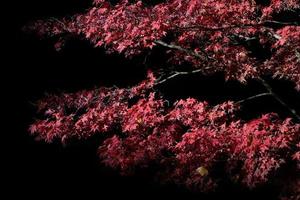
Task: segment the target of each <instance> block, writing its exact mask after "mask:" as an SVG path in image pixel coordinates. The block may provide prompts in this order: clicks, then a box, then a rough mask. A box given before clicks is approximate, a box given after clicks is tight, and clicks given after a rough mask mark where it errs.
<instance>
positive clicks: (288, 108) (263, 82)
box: [258, 77, 300, 121]
mask: <svg viewBox="0 0 300 200" xmlns="http://www.w3.org/2000/svg"><path fill="white" fill-rule="evenodd" d="M258 80H259V81H260V82H261V83H262V85H263V86H264V87H265V88H266V89H267V90H268V92H269V93H270V94H271V95H272V96H273V97H274V98H275V99H276V100H277V101H278V102H279V103H280V104H281V105H282V106H284V107H285V108H286V109H287V110H288V111H290V113H291V114H292V115H293V116H294V117H295V118H296V119H297V120H299V121H300V115H298V114H297V112H296V110H295V109H293V108H291V107H290V106H289V105H288V104H287V103H286V102H284V101H283V100H282V99H281V98H280V97H279V96H278V94H276V93H275V92H274V91H273V89H272V87H271V86H270V85H269V84H268V83H267V81H265V80H264V79H263V78H260V77H259V78H258Z"/></svg>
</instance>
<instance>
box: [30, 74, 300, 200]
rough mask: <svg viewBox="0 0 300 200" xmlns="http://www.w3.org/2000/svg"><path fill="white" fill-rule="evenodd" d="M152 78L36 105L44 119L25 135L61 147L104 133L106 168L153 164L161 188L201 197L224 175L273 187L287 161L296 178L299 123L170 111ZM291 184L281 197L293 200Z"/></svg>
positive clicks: (188, 104)
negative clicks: (200, 193) (171, 187)
mask: <svg viewBox="0 0 300 200" xmlns="http://www.w3.org/2000/svg"><path fill="white" fill-rule="evenodd" d="M154 80H155V79H154V78H153V75H152V74H151V73H150V74H149V75H148V79H147V80H146V81H143V82H142V83H140V84H139V85H137V86H135V87H132V88H99V89H96V90H90V91H80V92H77V93H68V94H62V95H60V96H55V95H52V96H48V97H47V98H45V99H43V100H40V101H39V102H38V104H37V107H38V110H39V113H40V114H41V118H40V119H39V120H37V121H35V122H34V123H33V124H32V125H31V126H30V132H31V133H32V134H34V135H35V136H36V137H37V138H38V139H42V140H44V141H47V142H53V141H56V140H60V141H61V142H62V143H67V142H68V141H70V140H71V139H86V138H89V137H92V136H93V135H95V134H101V135H103V137H104V138H105V139H104V141H103V142H102V143H101V144H100V147H99V151H98V153H99V157H100V159H101V161H102V162H103V163H104V164H105V165H107V166H110V167H111V168H114V169H117V170H119V171H120V172H121V173H122V174H132V173H134V172H135V171H136V170H147V169H149V168H151V167H153V166H155V165H158V166H159V170H157V171H156V172H155V177H157V178H159V179H160V180H161V181H162V182H172V183H176V184H179V185H185V186H186V187H188V188H190V189H192V190H198V191H199V190H200V191H212V190H214V189H216V188H217V187H218V186H219V185H222V183H223V182H224V177H227V178H228V179H230V180H231V181H232V182H234V183H240V184H243V185H245V186H247V187H249V188H255V187H257V186H261V185H264V184H267V183H270V182H272V181H275V180H276V177H278V176H276V175H278V174H280V171H281V169H282V168H284V167H286V166H287V165H291V163H293V164H292V165H293V166H294V168H295V169H294V170H296V171H295V172H294V173H296V174H297V173H298V174H299V171H300V166H299V160H300V159H299V154H300V145H299V144H300V124H295V123H293V122H292V120H291V119H286V120H284V121H282V120H280V119H279V117H278V116H277V115H276V114H273V113H270V114H265V115H263V116H261V117H259V118H257V119H253V120H250V121H242V120H237V117H236V116H237V115H238V111H239V109H240V106H239V104H238V103H235V102H230V101H229V102H224V103H221V104H218V105H215V106H212V105H209V104H208V103H207V102H199V101H198V100H196V99H194V98H188V99H185V100H179V101H177V102H174V103H173V104H172V105H171V104H170V102H168V101H167V100H165V99H164V98H163V97H162V96H159V95H157V94H156V93H155V92H153V90H152V87H153V84H154ZM99 143H100V142H99ZM220 171H222V172H223V173H224V174H221V175H220ZM294 178H295V177H294ZM274 179H275V180H274ZM296 180H298V182H299V177H297V178H296ZM277 181H278V180H277ZM279 182H280V180H279ZM284 184H285V185H286V184H288V183H284ZM294 184H295V183H294V182H291V186H290V187H288V189H286V190H285V191H289V193H287V194H286V195H288V194H290V195H291V197H292V196H293V198H294V199H295V200H296V199H297V198H299V194H298V193H296V194H295V191H294V190H292V191H290V190H291V187H295V186H294ZM285 187H286V186H285Z"/></svg>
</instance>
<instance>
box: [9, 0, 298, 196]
mask: <svg viewBox="0 0 300 200" xmlns="http://www.w3.org/2000/svg"><path fill="white" fill-rule="evenodd" d="M12 4H13V5H10V6H9V7H8V8H10V9H11V10H13V14H12V15H11V17H9V18H10V19H11V20H12V21H11V22H10V23H9V25H10V26H11V27H10V26H9V30H10V31H11V32H10V37H9V38H11V39H10V40H9V48H8V50H7V51H8V52H9V53H11V54H10V57H6V59H8V61H9V62H8V64H7V69H8V72H9V76H7V77H5V78H6V79H5V82H4V84H3V85H4V86H5V90H3V94H4V96H5V98H3V99H4V100H5V101H8V102H6V103H5V104H3V105H4V106H3V108H4V110H8V111H9V112H8V115H7V116H6V117H5V118H6V120H7V122H6V121H5V124H4V126H5V127H6V128H7V129H5V131H4V135H5V136H8V138H9V139H8V140H5V141H3V142H5V143H6V144H8V145H5V146H7V147H5V151H4V153H5V156H7V158H8V161H7V162H5V164H8V165H7V169H6V171H5V175H6V176H7V179H5V180H6V183H5V186H8V187H7V189H6V187H5V190H6V192H8V193H9V195H10V196H15V195H20V197H22V198H27V197H29V198H45V197H54V198H61V197H66V198H67V199H71V198H76V197H80V198H85V199H107V198H113V199H115V198H122V199H153V198H169V199H171V198H178V199H219V198H220V197H222V198H225V197H226V198H231V199H241V198H242V199H253V198H258V197H259V198H263V197H265V198H267V199H272V198H273V197H274V196H276V189H274V188H261V189H259V190H256V191H253V192H249V191H246V190H244V189H242V188H236V187H231V186H229V187H228V188H223V189H221V191H219V192H218V193H215V194H209V195H203V194H196V193H192V192H189V191H186V190H184V189H183V188H178V187H175V186H171V185H168V186H159V184H157V183H154V182H151V181H150V180H149V179H148V178H147V175H146V174H145V175H142V174H141V175H139V176H134V177H121V176H119V175H118V173H117V172H114V171H111V170H110V169H107V168H105V167H104V166H102V165H101V164H100V163H99V160H98V158H97V155H96V150H97V147H98V143H99V142H98V141H97V139H95V138H92V139H91V140H88V141H82V142H78V143H74V144H69V145H67V146H66V147H63V146H62V145H60V144H56V143H55V144H45V143H43V142H37V141H35V140H34V138H33V137H31V136H29V134H28V132H27V128H28V126H29V124H30V123H31V122H32V121H33V120H34V112H35V110H34V107H33V106H32V102H35V101H36V100H37V99H39V98H41V97H43V95H44V93H45V92H49V93H59V92H62V91H64V92H72V91H77V90H80V89H88V88H94V87H96V86H111V85H117V86H120V87H122V86H131V85H133V84H135V83H138V81H140V80H142V79H143V78H144V77H145V74H146V70H145V68H144V67H143V66H142V65H141V61H142V60H143V59H139V58H136V59H134V60H126V59H124V58H123V57H122V56H119V55H105V53H104V52H103V50H102V49H95V48H93V47H92V45H90V44H89V43H88V42H87V41H80V40H74V41H70V42H69V43H67V45H66V47H65V48H64V49H63V50H62V51H60V52H57V51H55V49H54V48H53V40H51V39H47V40H42V39H40V38H37V37H36V36H35V35H31V34H27V33H24V32H23V31H22V30H21V29H22V27H23V26H24V25H26V23H28V22H30V21H32V20H36V19H44V18H45V19H46V18H47V17H53V16H55V17H60V16H66V15H71V14H74V13H78V12H82V11H84V10H85V9H86V8H88V7H89V6H90V5H91V1H87V0H63V1H62V0H51V1H46V0H45V1H38V0H28V1H14V2H13V3H12ZM153 59H156V58H153ZM158 59H159V58H158ZM222 77H223V76H222V75H214V76H211V77H201V76H199V75H194V76H190V77H186V76H184V77H179V78H177V79H174V80H173V81H170V82H169V83H167V84H165V85H163V86H161V88H159V89H160V91H161V92H162V93H163V94H164V95H165V96H166V97H167V98H169V99H171V100H175V99H178V98H185V97H189V96H191V97H196V98H199V99H200V100H204V99H205V100H208V101H209V102H211V103H213V104H214V103H218V102H222V101H223V100H228V99H232V100H239V99H243V98H245V97H247V96H251V95H253V94H256V93H259V92H262V91H263V90H264V89H263V88H262V87H261V86H259V84H257V83H255V82H250V83H249V84H248V85H247V86H245V85H240V84H239V83H237V82H227V83H225V82H224V80H223V78H222ZM271 84H272V85H273V86H274V88H275V89H276V91H278V93H280V94H282V95H283V96H284V99H285V100H286V101H287V102H289V103H290V104H291V105H292V106H294V107H295V108H297V110H298V111H299V110H300V105H299V103H298V102H300V97H299V94H297V93H296V92H295V91H294V89H293V85H292V84H291V83H288V82H284V81H272V82H271ZM271 111H276V112H278V113H279V114H280V115H281V116H282V117H286V116H288V115H289V113H288V112H286V110H285V109H284V108H282V107H281V106H280V105H279V104H278V103H277V102H275V101H274V100H273V99H271V98H263V99H259V100H257V101H253V102H250V103H248V104H246V105H245V107H244V109H243V112H242V113H241V116H242V117H243V118H244V119H250V118H251V117H255V116H259V114H261V113H265V112H271ZM7 141H8V142H7ZM262 195H263V196H262Z"/></svg>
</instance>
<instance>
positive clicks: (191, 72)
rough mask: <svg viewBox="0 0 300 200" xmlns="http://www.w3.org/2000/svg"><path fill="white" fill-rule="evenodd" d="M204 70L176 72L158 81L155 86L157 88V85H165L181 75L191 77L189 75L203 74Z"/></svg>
mask: <svg viewBox="0 0 300 200" xmlns="http://www.w3.org/2000/svg"><path fill="white" fill-rule="evenodd" d="M201 71H202V69H196V70H193V71H189V72H177V71H175V72H174V74H172V75H170V76H168V77H166V78H164V79H162V80H158V82H156V83H155V84H154V85H155V86H157V85H160V84H163V83H165V82H166V81H168V80H170V79H173V78H175V77H177V76H180V75H189V74H195V73H198V72H201Z"/></svg>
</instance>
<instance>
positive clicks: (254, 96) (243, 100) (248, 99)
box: [236, 92, 272, 104]
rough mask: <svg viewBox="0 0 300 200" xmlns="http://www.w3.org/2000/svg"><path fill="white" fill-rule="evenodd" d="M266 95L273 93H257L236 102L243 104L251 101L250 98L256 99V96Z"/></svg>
mask: <svg viewBox="0 0 300 200" xmlns="http://www.w3.org/2000/svg"><path fill="white" fill-rule="evenodd" d="M264 96H272V94H271V93H269V92H264V93H260V94H256V95H253V96H251V97H248V98H246V99H242V100H240V101H237V102H236V104H243V103H245V102H247V101H250V100H253V99H256V98H259V97H264Z"/></svg>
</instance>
